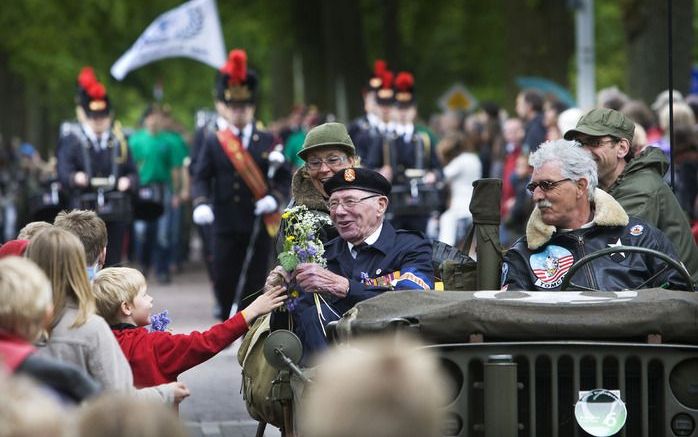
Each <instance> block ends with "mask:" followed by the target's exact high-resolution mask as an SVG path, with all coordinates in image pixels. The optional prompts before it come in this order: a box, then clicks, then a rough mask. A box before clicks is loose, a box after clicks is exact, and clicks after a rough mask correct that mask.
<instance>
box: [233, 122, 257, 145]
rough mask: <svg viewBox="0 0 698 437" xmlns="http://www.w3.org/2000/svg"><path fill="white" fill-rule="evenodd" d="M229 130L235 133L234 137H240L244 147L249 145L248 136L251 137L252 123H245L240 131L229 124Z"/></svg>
mask: <svg viewBox="0 0 698 437" xmlns="http://www.w3.org/2000/svg"><path fill="white" fill-rule="evenodd" d="M230 130H231V131H232V132H233V133H234V134H235V136H236V137H238V138H240V141H241V142H242V145H243V147H244V148H245V149H247V148H248V147H249V146H250V138H252V123H247V124H246V125H245V127H244V128H242V132H241V131H240V129H238V128H237V127H236V126H233V125H230Z"/></svg>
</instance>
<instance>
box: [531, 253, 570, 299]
mask: <svg viewBox="0 0 698 437" xmlns="http://www.w3.org/2000/svg"><path fill="white" fill-rule="evenodd" d="M572 263H574V257H573V256H572V253H571V252H570V251H569V250H567V249H565V248H564V247H560V246H556V245H553V244H551V245H548V246H547V247H546V248H545V249H544V250H543V251H542V252H539V253H534V254H532V255H531V256H530V258H529V264H530V266H531V270H532V271H533V274H534V275H536V277H537V278H538V279H537V280H536V282H535V283H534V284H535V285H536V286H537V287H541V288H555V287H557V286H559V285H560V284H561V283H562V280H563V279H564V278H565V274H566V273H567V272H568V271H569V269H570V267H571V266H572Z"/></svg>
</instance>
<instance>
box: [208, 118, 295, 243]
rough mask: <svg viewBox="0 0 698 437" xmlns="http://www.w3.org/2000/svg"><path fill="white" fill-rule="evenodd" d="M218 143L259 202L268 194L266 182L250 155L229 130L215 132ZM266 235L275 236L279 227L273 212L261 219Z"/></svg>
mask: <svg viewBox="0 0 698 437" xmlns="http://www.w3.org/2000/svg"><path fill="white" fill-rule="evenodd" d="M216 136H217V137H218V142H219V143H220V144H221V147H222V148H223V152H225V155H226V156H227V157H228V159H230V163H231V164H233V167H235V170H236V171H237V172H238V173H239V174H240V176H241V177H242V180H243V181H245V185H247V188H249V189H250V191H251V192H252V196H253V197H254V199H255V200H259V199H261V198H263V197H264V196H266V195H267V194H269V187H268V186H267V181H266V179H265V178H264V175H263V174H262V171H261V170H260V169H259V166H257V163H256V162H255V160H254V158H253V157H252V155H250V154H249V152H248V151H247V150H245V148H244V147H243V145H242V142H241V141H240V138H238V137H237V136H236V135H235V134H234V133H233V132H231V131H230V129H224V130H219V131H218V132H216ZM262 219H263V220H264V225H265V227H266V229H267V233H268V234H269V236H270V237H274V236H276V234H277V233H278V232H279V227H280V225H281V213H280V212H279V211H275V212H272V213H269V214H264V216H263V217H262Z"/></svg>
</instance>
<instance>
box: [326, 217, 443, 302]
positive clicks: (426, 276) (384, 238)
mask: <svg viewBox="0 0 698 437" xmlns="http://www.w3.org/2000/svg"><path fill="white" fill-rule="evenodd" d="M325 257H326V259H327V269H328V270H330V271H331V272H333V273H336V274H338V275H341V276H344V277H345V278H348V279H349V283H350V288H349V293H348V294H347V296H346V297H345V298H343V299H337V300H335V301H334V302H333V305H334V307H335V308H336V309H338V310H339V311H341V312H342V313H344V312H346V311H348V310H350V309H351V308H352V307H353V306H354V305H356V304H357V303H359V302H361V301H362V300H366V299H369V298H371V297H373V296H376V295H378V294H380V293H383V292H385V291H386V290H390V289H395V290H414V289H422V290H424V289H433V288H434V266H433V264H432V261H431V258H432V248H431V243H430V242H429V240H427V239H426V238H424V236H423V235H422V234H421V233H419V232H414V231H404V230H395V228H393V226H392V225H391V224H390V223H388V222H383V229H382V230H381V234H380V237H378V240H377V241H376V242H375V243H374V244H372V245H370V246H365V247H362V248H359V249H358V255H357V256H356V259H354V258H353V257H352V256H351V253H350V252H349V246H348V245H347V243H346V241H344V240H342V239H341V238H339V237H337V238H335V239H334V240H332V241H330V242H329V243H327V244H326V245H325ZM395 272H399V273H400V276H399V277H397V276H396V277H395V278H393V279H390V277H389V275H390V274H391V273H395ZM382 278H385V280H383V279H382ZM392 281H395V282H394V284H390V282H392Z"/></svg>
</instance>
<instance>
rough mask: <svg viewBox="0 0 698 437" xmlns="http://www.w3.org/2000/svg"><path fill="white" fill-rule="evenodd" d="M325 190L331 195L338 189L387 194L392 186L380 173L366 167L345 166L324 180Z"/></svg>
mask: <svg viewBox="0 0 698 437" xmlns="http://www.w3.org/2000/svg"><path fill="white" fill-rule="evenodd" d="M324 187H325V192H326V193H327V195H328V196H329V195H331V194H332V193H334V192H335V191H340V190H363V191H369V192H371V193H376V194H381V195H383V196H389V195H390V190H391V189H392V186H391V185H390V182H388V180H387V179H386V178H384V177H383V175H382V174H380V173H378V172H377V171H373V170H369V169H367V168H345V169H344V170H340V171H338V172H337V173H335V175H334V176H332V177H331V178H330V179H328V180H327V181H326V182H325V185H324Z"/></svg>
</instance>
